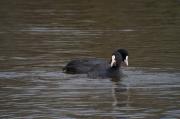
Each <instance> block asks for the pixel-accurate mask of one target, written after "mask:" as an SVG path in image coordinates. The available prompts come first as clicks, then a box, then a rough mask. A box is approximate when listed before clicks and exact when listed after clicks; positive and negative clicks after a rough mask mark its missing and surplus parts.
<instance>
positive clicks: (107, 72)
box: [63, 49, 128, 78]
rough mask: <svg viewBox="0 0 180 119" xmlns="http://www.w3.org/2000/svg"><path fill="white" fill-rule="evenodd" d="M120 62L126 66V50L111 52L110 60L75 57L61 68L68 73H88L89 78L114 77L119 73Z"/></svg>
mask: <svg viewBox="0 0 180 119" xmlns="http://www.w3.org/2000/svg"><path fill="white" fill-rule="evenodd" d="M122 64H125V65H126V66H128V51H127V50H125V49H118V50H116V51H115V52H113V53H112V56H111V60H110V61H107V60H105V59H101V58H86V59H75V60H72V61H70V62H69V63H68V64H67V65H66V66H65V67H64V68H63V70H64V72H65V73H69V74H88V76H89V77H91V78H108V77H109V78H113V77H115V78H116V77H119V76H120V75H121V71H120V67H121V65H122Z"/></svg>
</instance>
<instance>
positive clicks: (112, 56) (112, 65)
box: [111, 55, 116, 67]
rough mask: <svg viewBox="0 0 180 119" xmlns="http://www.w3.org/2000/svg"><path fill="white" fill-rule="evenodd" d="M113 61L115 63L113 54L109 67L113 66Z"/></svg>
mask: <svg viewBox="0 0 180 119" xmlns="http://www.w3.org/2000/svg"><path fill="white" fill-rule="evenodd" d="M114 63H116V60H115V55H113V56H112V60H111V67H113V65H114Z"/></svg>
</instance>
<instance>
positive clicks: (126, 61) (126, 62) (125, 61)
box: [124, 56, 128, 66]
mask: <svg viewBox="0 0 180 119" xmlns="http://www.w3.org/2000/svg"><path fill="white" fill-rule="evenodd" d="M124 63H125V64H126V66H128V56H126V59H125V60H124Z"/></svg>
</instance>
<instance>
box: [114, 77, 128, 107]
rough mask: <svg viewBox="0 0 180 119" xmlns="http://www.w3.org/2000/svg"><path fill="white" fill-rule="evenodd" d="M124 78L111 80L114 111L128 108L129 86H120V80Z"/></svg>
mask: <svg viewBox="0 0 180 119" xmlns="http://www.w3.org/2000/svg"><path fill="white" fill-rule="evenodd" d="M123 78H125V77H121V78H118V79H117V78H114V79H112V83H113V85H112V98H113V100H114V101H113V103H112V106H113V108H114V109H120V108H128V107H130V103H131V102H130V93H129V86H128V85H125V84H122V80H123Z"/></svg>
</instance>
